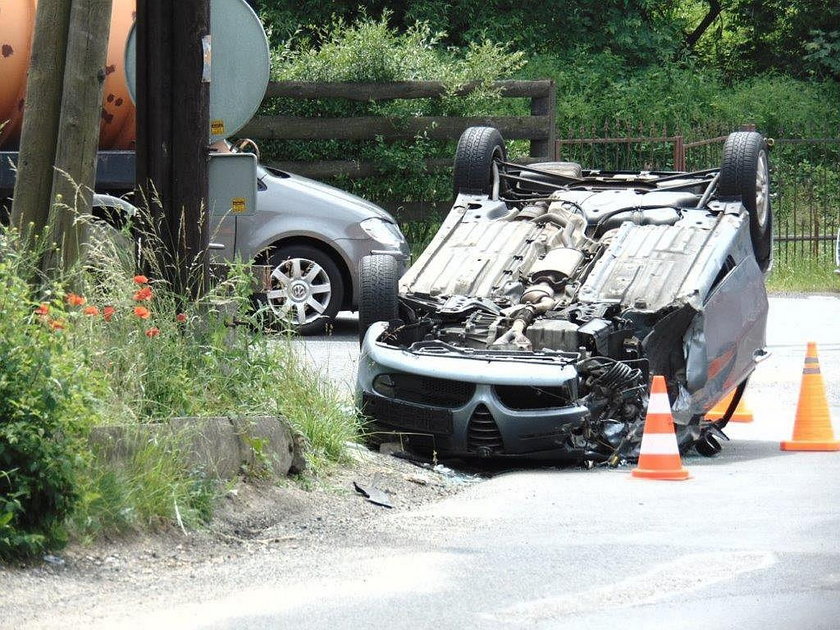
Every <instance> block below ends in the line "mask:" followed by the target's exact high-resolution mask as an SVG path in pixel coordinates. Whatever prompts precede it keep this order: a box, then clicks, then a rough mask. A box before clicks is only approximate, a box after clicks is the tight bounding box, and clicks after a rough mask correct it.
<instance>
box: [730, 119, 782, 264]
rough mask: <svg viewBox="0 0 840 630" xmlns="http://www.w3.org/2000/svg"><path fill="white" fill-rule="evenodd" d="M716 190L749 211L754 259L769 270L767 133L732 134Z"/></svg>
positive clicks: (770, 226)
mask: <svg viewBox="0 0 840 630" xmlns="http://www.w3.org/2000/svg"><path fill="white" fill-rule="evenodd" d="M717 194H718V197H719V198H722V199H726V198H731V199H740V200H741V203H743V204H744V207H745V208H746V209H747V212H748V213H749V215H750V238H751V240H752V246H753V251H754V252H755V259H756V261H757V262H758V266H759V267H760V268H761V270H762V271H767V269H768V268H769V267H770V261H771V260H772V254H773V213H772V211H771V209H770V160H769V158H768V151H767V143H766V142H765V141H764V137H763V136H762V135H761V134H760V133H757V132H755V131H738V132H735V133H731V134H729V137H728V138H727V139H726V143H725V144H724V146H723V162H722V163H721V167H720V179H719V180H718V190H717Z"/></svg>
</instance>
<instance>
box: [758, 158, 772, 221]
mask: <svg viewBox="0 0 840 630" xmlns="http://www.w3.org/2000/svg"><path fill="white" fill-rule="evenodd" d="M769 213H770V177H769V169H768V168H767V154H766V153H765V152H764V151H761V152H760V153H759V154H758V165H757V168H756V173H755V215H756V217H755V218H756V220H757V221H758V225H759V226H760V227H764V226H765V225H767V215H768V214H769Z"/></svg>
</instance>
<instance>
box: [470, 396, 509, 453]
mask: <svg viewBox="0 0 840 630" xmlns="http://www.w3.org/2000/svg"><path fill="white" fill-rule="evenodd" d="M467 448H468V449H469V450H470V451H478V450H484V451H487V450H488V449H489V451H492V452H498V451H501V450H503V448H504V442H502V434H501V433H500V432H499V427H497V426H496V421H495V420H493V416H492V415H491V414H490V410H489V409H487V407H485V406H484V405H479V406H478V407H476V408H475V411H474V412H473V415H472V417H471V418H470V423H469V426H468V427H467Z"/></svg>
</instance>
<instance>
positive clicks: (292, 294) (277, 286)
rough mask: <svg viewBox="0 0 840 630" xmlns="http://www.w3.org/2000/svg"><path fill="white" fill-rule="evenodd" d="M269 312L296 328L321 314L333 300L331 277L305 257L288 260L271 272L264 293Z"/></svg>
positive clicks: (312, 320)
mask: <svg viewBox="0 0 840 630" xmlns="http://www.w3.org/2000/svg"><path fill="white" fill-rule="evenodd" d="M265 296H266V300H267V302H268V305H269V307H270V308H271V310H272V311H273V312H274V313H275V315H277V316H278V317H281V318H283V319H287V320H289V321H290V322H292V323H293V324H294V325H296V326H302V325H304V324H309V323H311V322H314V321H315V320H317V319H319V318H320V317H322V316H323V315H324V312H325V311H326V310H327V306H328V305H329V303H330V298H331V297H332V285H331V284H330V277H329V276H328V275H327V272H326V271H325V270H324V268H323V267H321V265H319V264H318V263H316V262H315V261H312V260H309V259H308V258H289V259H287V260H284V261H283V262H282V263H280V264H279V265H277V266H276V267H275V268H274V271H272V272H271V290H269V291H268V292H266V294H265Z"/></svg>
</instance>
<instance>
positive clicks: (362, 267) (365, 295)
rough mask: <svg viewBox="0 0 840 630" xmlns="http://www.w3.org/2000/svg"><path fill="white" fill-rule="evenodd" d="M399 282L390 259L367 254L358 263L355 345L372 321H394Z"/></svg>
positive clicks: (397, 271) (397, 273) (396, 268)
mask: <svg viewBox="0 0 840 630" xmlns="http://www.w3.org/2000/svg"><path fill="white" fill-rule="evenodd" d="M399 280H400V275H399V265H398V264H397V259H396V258H394V257H393V256H387V255H384V254H371V255H370V256H365V257H364V258H362V260H361V261H360V262H359V344H361V343H362V341H364V338H365V333H367V330H368V328H370V326H371V324H373V323H374V322H381V321H391V320H392V319H397V317H398V315H399V300H398V297H399Z"/></svg>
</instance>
